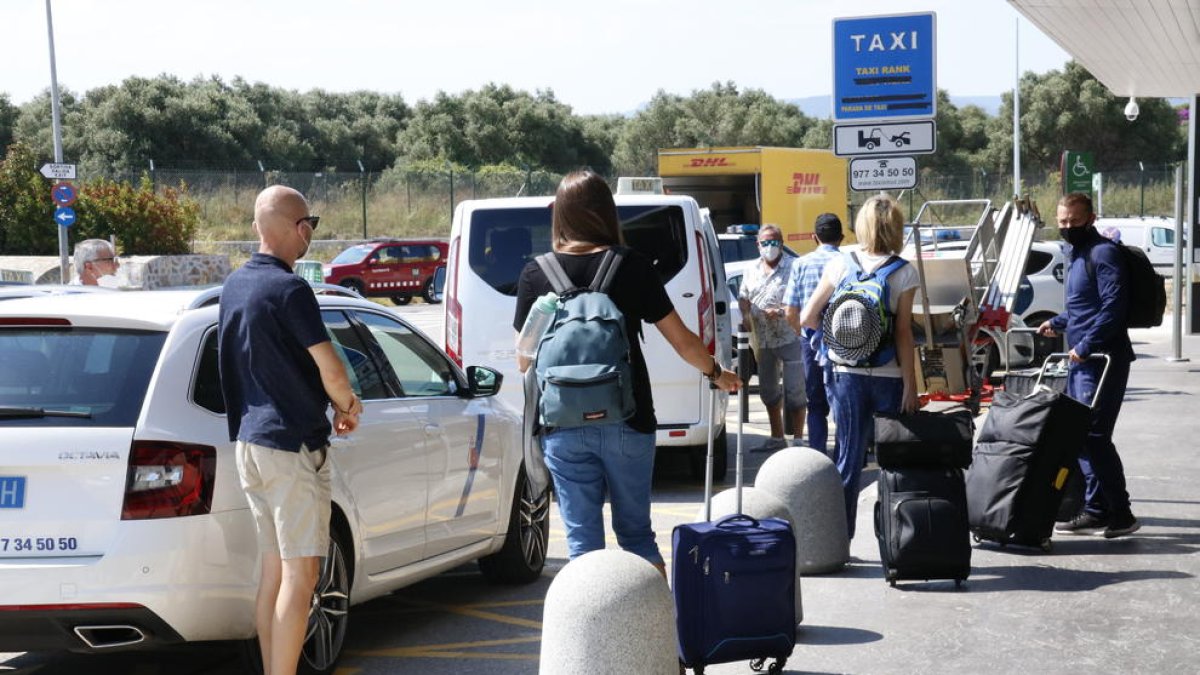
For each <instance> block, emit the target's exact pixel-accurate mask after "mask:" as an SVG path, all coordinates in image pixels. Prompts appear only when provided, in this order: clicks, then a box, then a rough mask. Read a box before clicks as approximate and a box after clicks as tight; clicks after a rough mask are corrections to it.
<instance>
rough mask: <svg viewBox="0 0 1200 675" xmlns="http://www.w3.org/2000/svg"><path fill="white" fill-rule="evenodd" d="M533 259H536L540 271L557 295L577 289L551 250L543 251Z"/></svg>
mask: <svg viewBox="0 0 1200 675" xmlns="http://www.w3.org/2000/svg"><path fill="white" fill-rule="evenodd" d="M534 260H536V261H537V264H538V267H541V268H542V273H543V274H545V275H546V279H547V280H548V281H549V282H550V286H551V287H553V288H554V292H555V293H557V294H558V295H559V296H563V295H567V294H568V293H570V292H571V291H574V290H577V288H576V286H575V284H573V283H571V278H570V277H568V276H567V271H566V270H564V269H563V267H562V263H560V262H558V258H556V257H555V256H554V252H553V251H550V252H548V253H543V254H541V255H539V256H538V257H536V258H534Z"/></svg>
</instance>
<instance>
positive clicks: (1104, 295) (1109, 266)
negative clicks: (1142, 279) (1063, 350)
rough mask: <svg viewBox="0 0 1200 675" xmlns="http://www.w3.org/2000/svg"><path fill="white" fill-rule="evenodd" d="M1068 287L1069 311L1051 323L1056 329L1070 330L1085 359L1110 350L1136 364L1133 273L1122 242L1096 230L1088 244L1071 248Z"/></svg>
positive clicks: (1072, 344)
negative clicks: (1131, 326)
mask: <svg viewBox="0 0 1200 675" xmlns="http://www.w3.org/2000/svg"><path fill="white" fill-rule="evenodd" d="M1089 261H1090V263H1091V265H1090V266H1089V264H1088V263H1089ZM1089 267H1091V269H1089ZM1066 285H1067V302H1066V310H1065V311H1064V312H1063V313H1062V314H1059V315H1058V316H1056V317H1054V318H1053V319H1051V320H1050V325H1051V326H1052V327H1053V328H1054V330H1057V331H1062V330H1064V329H1065V330H1066V332H1067V343H1068V344H1069V345H1070V348H1071V349H1074V350H1075V353H1076V354H1078V355H1079V356H1081V357H1087V356H1090V355H1091V354H1094V353H1096V352H1106V353H1108V354H1109V355H1110V356H1111V357H1112V358H1113V359H1115V360H1120V361H1133V360H1134V358H1135V357H1134V353H1133V345H1132V344H1131V343H1130V341H1129V331H1128V330H1126V328H1125V314H1126V312H1128V311H1129V271H1128V270H1127V269H1126V268H1125V261H1124V260H1123V259H1122V258H1121V252H1120V251H1119V250H1117V244H1113V243H1112V242H1111V241H1109V240H1108V239H1105V238H1104V237H1103V236H1102V235H1100V234H1099V233H1098V232H1096V231H1095V229H1094V228H1093V229H1092V231H1091V234H1090V236H1089V237H1088V238H1087V240H1086V241H1083V242H1081V243H1080V244H1079V245H1077V246H1074V247H1072V248H1071V262H1070V265H1069V266H1068V268H1067V276H1066Z"/></svg>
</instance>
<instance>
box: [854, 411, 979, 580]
mask: <svg viewBox="0 0 1200 675" xmlns="http://www.w3.org/2000/svg"><path fill="white" fill-rule="evenodd" d="M972 427H973V420H972V418H971V414H970V413H969V412H967V411H957V412H943V413H933V412H926V411H918V412H917V413H915V414H911V415H876V416H875V448H876V449H875V451H876V459H877V460H878V462H879V497H878V501H876V502H875V537H876V539H878V540H879V559H880V562H881V563H882V565H883V572H884V578H885V579H887V581H888V582H889V583H890V584H892V585H893V586H894V585H895V584H896V582H897V581H900V580H932V579H953V580H954V583H955V585H960V584H961V583H962V582H963V581H964V580H966V578H967V577H968V576H970V574H971V536H970V532H969V530H968V528H967V497H966V489H965V485H964V482H963V472H962V468H963V467H964V466H966V465H967V464H968V463H969V462H970V461H971V455H970V450H969V449H970V447H971V430H972Z"/></svg>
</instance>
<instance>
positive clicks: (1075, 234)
mask: <svg viewBox="0 0 1200 675" xmlns="http://www.w3.org/2000/svg"><path fill="white" fill-rule="evenodd" d="M1095 230H1096V228H1095V227H1094V226H1092V225H1084V226H1083V227H1064V228H1061V229H1059V231H1058V233H1059V234H1061V235H1062V238H1063V240H1064V241H1066V242H1067V243H1068V244H1070V245H1071V246H1078V245H1080V244H1082V243H1083V242H1085V241H1087V240H1088V239H1090V238H1091V237H1092V232H1094V231H1095Z"/></svg>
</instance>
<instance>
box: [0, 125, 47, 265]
mask: <svg viewBox="0 0 1200 675" xmlns="http://www.w3.org/2000/svg"><path fill="white" fill-rule="evenodd" d="M38 166H39V164H38V161H37V157H35V156H34V154H33V150H31V149H30V148H29V146H27V145H24V144H22V143H15V144H13V145H11V146H9V148H8V154H7V156H5V158H4V161H3V162H0V254H3V255H56V254H57V253H58V226H57V225H56V224H55V223H54V203H53V202H51V201H50V182H49V181H47V180H46V179H45V178H43V177H42V175H41V174H40V173H38Z"/></svg>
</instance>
